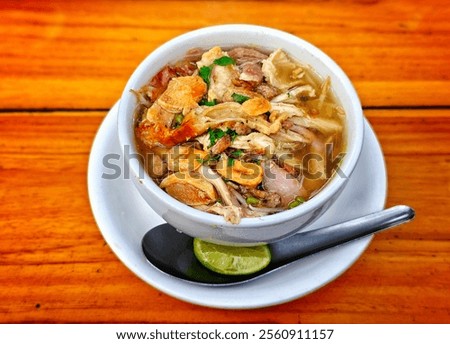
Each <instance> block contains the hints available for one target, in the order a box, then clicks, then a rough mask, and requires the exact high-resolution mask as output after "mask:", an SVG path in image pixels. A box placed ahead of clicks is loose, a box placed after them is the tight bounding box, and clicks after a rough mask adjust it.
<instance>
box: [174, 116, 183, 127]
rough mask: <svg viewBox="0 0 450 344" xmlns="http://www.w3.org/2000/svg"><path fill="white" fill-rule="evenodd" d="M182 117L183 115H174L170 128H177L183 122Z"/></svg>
mask: <svg viewBox="0 0 450 344" xmlns="http://www.w3.org/2000/svg"><path fill="white" fill-rule="evenodd" d="M183 119H184V116H183V114H181V113H179V114H177V115H175V117H174V118H173V122H172V128H174V129H175V128H178V127H179V126H180V125H181V123H182V122H183Z"/></svg>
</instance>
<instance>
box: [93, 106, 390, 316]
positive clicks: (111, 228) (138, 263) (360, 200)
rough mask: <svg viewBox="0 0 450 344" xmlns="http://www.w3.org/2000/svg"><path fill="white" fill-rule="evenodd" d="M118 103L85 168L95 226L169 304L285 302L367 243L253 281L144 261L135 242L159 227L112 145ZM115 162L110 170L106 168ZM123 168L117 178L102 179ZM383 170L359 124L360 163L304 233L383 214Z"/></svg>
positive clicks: (330, 274)
mask: <svg viewBox="0 0 450 344" xmlns="http://www.w3.org/2000/svg"><path fill="white" fill-rule="evenodd" d="M117 108H118V106H117V104H116V105H114V107H113V108H112V109H111V110H110V112H109V113H108V115H107V116H106V118H105V120H104V121H103V123H102V125H101V126H100V129H99V131H98V133H97V136H96V138H95V141H94V143H93V146H92V150H91V155H90V159H89V167H88V188H89V198H90V202H91V207H92V211H93V213H94V217H95V219H96V221H97V224H98V227H99V228H100V231H101V232H102V234H103V237H104V238H105V240H106V242H107V243H108V245H109V246H110V247H111V249H112V250H113V251H114V253H115V254H116V255H117V257H118V258H119V259H120V260H121V261H122V262H123V264H125V265H126V266H127V267H128V268H129V269H130V270H131V271H133V272H134V273H135V274H136V275H137V276H139V277H140V278H141V279H142V280H143V281H145V282H146V283H148V284H150V285H152V286H153V287H155V288H157V289H159V290H161V291H163V292H164V293H166V294H169V295H171V296H173V297H175V298H178V299H181V300H184V301H187V302H190V303H194V304H198V305H203V306H208V307H217V308H228V309H250V308H258V307H266V306H271V305H276V304H281V303H284V302H288V301H291V300H294V299H297V298H299V297H302V296H304V295H306V294H309V293H311V292H313V291H314V290H317V289H318V288H320V287H322V286H324V285H325V284H327V283H329V282H331V281H332V280H334V279H335V278H337V277H338V276H340V275H341V274H342V273H343V272H344V271H346V270H347V269H348V268H349V267H350V266H351V265H352V264H353V263H354V262H355V261H356V260H357V259H358V258H359V256H360V255H361V254H362V253H363V252H364V250H365V249H366V247H367V246H368V244H369V243H370V241H371V237H366V238H362V239H359V240H357V241H353V242H351V243H348V244H346V245H342V246H339V247H336V248H334V249H330V250H327V251H324V252H321V253H318V254H315V255H313V256H310V257H308V258H304V259H302V260H300V261H298V262H296V263H294V264H291V265H289V266H288V267H286V268H284V269H282V270H280V271H276V272H274V273H272V274H269V275H268V276H265V277H262V278H260V279H257V280H255V281H253V282H251V283H247V284H241V285H237V286H232V287H205V286H197V285H195V284H192V283H189V282H185V281H183V280H180V279H177V278H174V277H171V276H169V275H166V274H164V273H162V272H160V271H159V270H157V269H156V268H154V267H153V266H152V265H151V264H150V263H148V262H147V260H146V258H145V256H144V254H143V253H142V249H141V239H142V237H143V236H144V234H145V233H146V232H147V231H148V230H149V229H150V228H152V227H154V226H156V225H158V224H161V223H163V222H164V221H163V219H162V218H160V217H159V216H158V215H157V214H156V213H155V212H154V211H153V210H152V209H151V208H150V207H149V206H148V205H147V204H146V203H145V202H144V200H143V199H142V198H141V196H140V195H139V193H138V191H137V190H136V189H135V187H134V186H133V183H132V181H131V180H130V179H127V178H126V177H127V175H129V171H128V170H127V167H126V166H125V165H124V163H123V159H122V154H121V149H120V146H119V142H118V139H117ZM112 164H114V165H115V166H116V167H112ZM118 167H120V169H121V172H122V173H121V174H120V177H119V178H115V179H108V178H111V176H112V175H113V174H114V173H116V172H117V171H118ZM386 186H387V185H386V169H385V164H384V159H383V154H382V152H381V148H380V145H379V143H378V141H377V139H376V137H375V135H374V133H373V131H372V129H371V128H370V126H369V124H368V123H367V121H366V123H365V138H364V145H363V149H362V153H361V158H360V160H359V162H358V165H357V166H356V169H355V171H354V173H353V174H352V176H351V177H350V180H349V181H348V183H347V185H346V187H345V189H344V190H343V192H342V193H341V195H340V196H339V198H338V199H337V200H336V202H335V203H334V205H333V206H332V207H331V208H330V209H329V210H328V211H327V212H326V213H325V214H324V215H323V216H322V217H321V218H320V219H318V220H317V221H316V222H315V223H314V224H312V225H311V226H310V229H313V228H318V227H322V226H326V225H330V224H334V223H336V222H341V221H344V220H348V219H351V218H355V217H358V216H362V215H365V214H368V213H371V212H374V211H378V210H381V209H383V208H384V204H385V199H386Z"/></svg>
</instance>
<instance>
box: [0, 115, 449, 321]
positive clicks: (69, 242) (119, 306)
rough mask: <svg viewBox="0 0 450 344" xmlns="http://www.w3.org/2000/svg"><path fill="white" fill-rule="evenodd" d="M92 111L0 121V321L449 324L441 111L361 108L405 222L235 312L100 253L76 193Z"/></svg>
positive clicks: (445, 143) (82, 193) (83, 192)
mask: <svg viewBox="0 0 450 344" xmlns="http://www.w3.org/2000/svg"><path fill="white" fill-rule="evenodd" d="M104 115H105V113H104V112H95V111H92V112H86V111H80V112H52V113H47V112H44V113H35V112H33V113H28V112H20V113H4V114H2V115H1V116H0V186H1V187H0V200H1V202H0V237H1V238H2V239H1V240H0V301H1V302H0V323H3V322H8V323H11V322H12V323H41V322H46V323H98V322H106V323H135V322H139V323H141V322H144V323H145V322H149V323H204V322H214V323H217V322H218V323H242V322H248V323H448V322H450V312H449V310H450V299H449V298H448V290H449V289H450V232H449V230H448V229H449V228H450V219H449V217H448V215H447V211H448V209H449V207H450V174H449V173H448V171H449V169H450V151H449V148H448V147H450V135H448V131H449V127H450V111H449V110H434V111H431V112H430V111H428V110H370V111H366V115H367V117H368V119H369V121H370V123H371V124H372V125H373V127H374V130H375V132H376V133H377V134H378V137H379V139H380V142H381V144H382V147H383V149H384V153H385V157H386V162H387V168H388V177H389V193H388V194H389V197H388V205H394V204H399V203H404V204H409V205H411V206H413V207H414V208H415V209H416V211H417V218H416V220H415V221H413V222H412V223H410V224H408V225H405V226H401V227H398V228H395V229H392V230H390V231H387V232H384V233H381V234H379V235H377V236H376V237H375V239H374V240H373V242H372V243H371V245H370V246H369V248H368V250H367V251H366V252H365V253H364V254H363V256H362V257H361V259H359V260H358V261H357V262H356V263H355V264H354V265H353V266H352V267H351V268H350V269H349V270H348V271H347V272H346V273H345V274H344V275H343V276H341V277H340V278H338V279H337V280H336V281H334V282H332V283H330V284H328V285H327V286H325V287H324V288H322V289H320V290H318V291H317V292H315V293H313V294H311V295H308V296H306V297H304V298H301V299H298V300H295V301H293V302H290V303H287V304H284V305H279V306H274V307H269V308H264V309H259V310H245V311H231V310H219V309H210V308H204V307H200V306H195V305H191V304H188V303H185V302H183V301H179V300H176V299H174V298H172V297H169V296H167V295H165V294H163V293H161V292H159V291H158V290H156V289H154V288H152V287H151V286H149V285H147V284H145V283H144V282H142V281H141V280H140V279H138V278H137V277H136V276H134V275H133V274H132V273H131V272H130V271H129V270H127V269H126V268H125V267H124V266H123V265H122V263H121V262H120V261H119V260H118V259H117V258H116V257H115V255H114V254H113V253H112V252H111V250H110V249H109V247H108V246H107V245H106V243H105V242H104V240H103V239H102V236H101V234H100V232H99V230H98V228H97V227H96V224H95V222H94V219H93V216H92V214H91V211H90V206H89V200H88V196H87V186H86V169H87V161H88V155H89V151H90V147H91V144H92V140H93V138H94V135H95V132H96V130H97V128H98V126H99V124H100V123H101V120H102V119H103V117H104ZM445 133H447V135H446V134H445ZM436 145H437V146H436ZM430 152H431V153H430Z"/></svg>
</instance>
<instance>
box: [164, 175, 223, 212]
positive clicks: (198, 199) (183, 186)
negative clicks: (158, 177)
mask: <svg viewBox="0 0 450 344" xmlns="http://www.w3.org/2000/svg"><path fill="white" fill-rule="evenodd" d="M160 186H161V188H163V189H165V190H166V192H167V193H168V194H169V195H171V196H172V197H175V198H176V199H177V200H179V201H180V202H183V203H186V204H187V205H191V206H195V205H207V204H212V203H213V202H215V201H216V200H217V193H216V190H215V189H214V186H213V185H212V184H211V183H210V182H208V181H207V180H205V179H204V178H202V177H201V176H200V175H199V174H189V173H185V172H176V173H173V174H170V175H169V176H167V177H166V178H164V179H163V181H162V182H161V184H160Z"/></svg>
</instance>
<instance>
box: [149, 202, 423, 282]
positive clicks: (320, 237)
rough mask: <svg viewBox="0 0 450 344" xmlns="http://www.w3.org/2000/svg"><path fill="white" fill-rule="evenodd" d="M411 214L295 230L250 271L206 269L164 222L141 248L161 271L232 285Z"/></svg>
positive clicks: (402, 210) (406, 210)
mask: <svg viewBox="0 0 450 344" xmlns="http://www.w3.org/2000/svg"><path fill="white" fill-rule="evenodd" d="M414 216H415V212H414V210H413V209H412V208H410V207H408V206H405V205H398V206H395V207H392V208H389V209H385V210H382V211H379V212H376V213H373V214H369V215H366V216H363V217H360V218H357V219H354V220H350V221H346V222H343V223H339V224H336V225H332V226H328V227H323V228H319V229H315V230H311V231H306V232H301V233H297V234H294V235H292V236H290V237H289V238H286V239H283V240H279V241H276V242H274V243H271V244H270V245H269V248H270V251H271V255H272V259H271V262H270V264H269V265H268V266H267V267H266V268H264V269H263V270H260V271H258V272H256V273H253V274H249V275H237V276H236V275H222V274H218V273H215V272H213V271H211V270H209V269H207V268H206V267H204V266H203V265H202V264H201V263H200V262H199V261H198V260H197V258H196V257H195V255H194V251H193V240H194V239H193V238H192V237H190V236H188V235H186V234H183V233H181V232H179V231H177V230H176V229H175V228H174V227H172V226H171V225H169V224H167V223H166V224H162V225H159V226H156V227H154V228H152V229H151V230H149V231H148V232H147V233H146V234H145V235H144V237H143V239H142V249H143V251H144V254H145V256H146V258H147V260H148V261H149V262H150V263H151V264H152V265H153V266H155V267H156V268H157V269H159V270H160V271H162V272H163V273H166V274H169V275H171V276H174V277H176V278H179V279H183V280H185V281H188V282H190V283H195V284H201V285H207V286H231V285H236V284H240V283H246V282H250V281H252V280H255V279H256V278H259V277H261V276H265V275H267V274H269V273H271V272H273V271H276V270H279V269H281V268H283V267H285V266H287V265H289V264H291V263H292V262H295V261H297V260H299V259H301V258H304V257H307V256H309V255H312V254H315V253H318V252H320V251H323V250H326V249H330V248H332V247H335V246H338V245H342V244H345V243H346V242H349V241H352V240H356V239H358V238H361V237H364V236H367V235H371V234H373V233H376V232H379V231H382V230H384V229H388V228H392V227H394V226H397V225H399V224H402V223H405V222H408V221H410V220H412V219H413V218H414Z"/></svg>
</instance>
